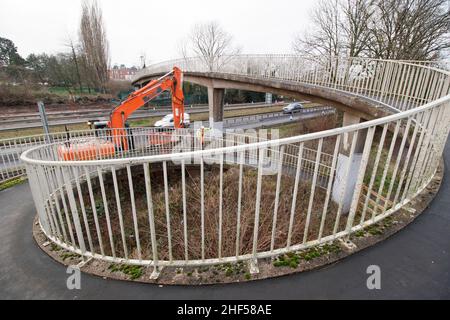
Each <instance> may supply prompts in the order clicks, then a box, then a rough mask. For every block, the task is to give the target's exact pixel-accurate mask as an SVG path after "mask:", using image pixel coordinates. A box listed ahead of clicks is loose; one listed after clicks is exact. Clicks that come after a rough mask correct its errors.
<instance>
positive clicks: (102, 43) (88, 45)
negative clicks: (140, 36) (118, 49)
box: [80, 0, 110, 92]
mask: <svg viewBox="0 0 450 320" xmlns="http://www.w3.org/2000/svg"><path fill="white" fill-rule="evenodd" d="M80 42H81V51H82V53H83V60H84V61H83V62H84V63H83V64H84V67H85V71H86V72H87V78H88V79H89V80H90V82H91V83H92V84H93V85H94V86H96V87H98V88H100V89H101V90H102V91H103V92H104V91H105V90H106V86H107V82H108V80H109V75H108V67H109V62H110V57H109V44H108V40H107V37H106V31H105V27H104V23H103V16H102V10H101V9H100V7H99V6H98V3H97V1H96V0H92V1H88V0H85V1H84V2H83V3H82V14H81V22H80Z"/></svg>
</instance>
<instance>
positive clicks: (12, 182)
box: [0, 177, 26, 191]
mask: <svg viewBox="0 0 450 320" xmlns="http://www.w3.org/2000/svg"><path fill="white" fill-rule="evenodd" d="M25 180H26V179H25V178H23V177H18V178H14V179H11V180H8V181H6V182H3V183H0V191H3V190H5V189H8V188H11V187H14V186H17V185H19V184H22V183H23V182H24V181H25Z"/></svg>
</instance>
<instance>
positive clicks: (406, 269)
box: [0, 140, 450, 299]
mask: <svg viewBox="0 0 450 320" xmlns="http://www.w3.org/2000/svg"><path fill="white" fill-rule="evenodd" d="M444 158H445V175H444V180H443V182H442V187H441V189H440V190H439V192H438V194H437V195H436V198H435V199H434V201H433V202H432V203H431V204H430V206H429V207H428V208H427V209H426V210H425V211H424V213H423V214H422V215H420V216H419V217H418V218H417V219H416V220H415V221H414V222H413V223H411V224H410V225H408V226H407V227H406V228H405V229H403V230H402V231H400V232H398V233H397V234H395V235H393V236H392V237H391V238H389V239H387V240H386V241H383V242H381V243H379V244H377V245H374V246H372V247H370V248H367V249H365V250H363V251H360V252H358V253H356V254H354V255H352V256H349V257H347V258H345V259H344V260H342V261H340V262H338V263H335V264H333V265H330V266H327V267H324V268H322V269H318V270H314V271H310V272H305V273H299V274H295V275H289V276H284V277H280V278H274V279H267V280H261V281H253V282H247V283H240V284H227V285H212V286H199V287H182V286H164V287H159V286H157V285H150V284H139V283H132V282H124V281H115V280H104V279H102V278H100V277H96V276H92V275H87V274H83V275H82V279H81V290H72V291H71V290H68V289H67V288H66V279H67V277H68V274H67V273H66V268H65V267H64V266H62V265H60V264H59V263H57V262H55V261H53V260H52V259H51V258H50V257H49V256H47V254H45V253H44V252H42V251H41V250H40V249H39V248H38V246H37V245H36V243H35V242H34V239H33V237H32V234H31V228H32V223H33V219H34V215H35V209H34V203H33V200H32V197H31V193H30V190H29V186H28V184H22V185H19V186H16V187H13V188H10V189H7V190H4V191H1V192H0V204H1V206H0V257H1V258H0V298H1V299H95V298H101V299H349V298H354V299H416V298H417V299H418V298H423V299H444V298H447V299H449V298H450V274H449V272H450V253H449V250H450V232H449V230H450V209H449V208H450V197H449V195H450V140H447V144H446V148H445V151H444ZM369 265H378V266H379V267H380V268H381V289H380V290H369V289H367V287H366V280H367V277H368V274H367V273H366V269H367V267H368V266H369Z"/></svg>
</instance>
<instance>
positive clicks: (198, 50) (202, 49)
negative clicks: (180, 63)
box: [180, 21, 240, 71]
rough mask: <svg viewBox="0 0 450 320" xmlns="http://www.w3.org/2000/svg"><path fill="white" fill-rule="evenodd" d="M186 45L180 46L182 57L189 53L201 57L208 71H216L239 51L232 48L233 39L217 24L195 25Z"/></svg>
mask: <svg viewBox="0 0 450 320" xmlns="http://www.w3.org/2000/svg"><path fill="white" fill-rule="evenodd" d="M188 40H189V41H188V43H186V42H184V43H181V44H180V51H181V54H183V56H184V57H187V55H188V53H189V52H191V51H192V52H193V53H194V54H195V55H198V56H200V57H202V59H203V60H204V62H205V63H206V65H207V66H208V69H209V71H217V70H219V69H220V68H221V67H222V66H223V65H224V64H226V63H227V62H228V61H229V58H230V57H232V56H234V55H236V54H238V53H239V52H240V49H239V48H237V47H235V46H233V37H232V36H231V35H230V34H229V33H227V32H226V31H225V30H224V29H223V28H222V27H221V26H220V25H219V24H218V23H217V22H215V21H211V22H207V23H202V24H197V25H195V26H194V27H193V28H192V30H191V33H190V34H189V38H188Z"/></svg>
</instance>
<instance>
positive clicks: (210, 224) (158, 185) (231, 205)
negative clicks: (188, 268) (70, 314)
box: [74, 166, 346, 260]
mask: <svg viewBox="0 0 450 320" xmlns="http://www.w3.org/2000/svg"><path fill="white" fill-rule="evenodd" d="M152 169H153V170H154V171H152V173H151V181H152V199H153V205H154V215H155V226H156V233H157V242H158V252H159V258H160V259H168V258H169V249H168V248H169V246H168V238H167V220H166V212H165V210H166V207H165V198H164V183H163V176H162V172H161V170H160V168H155V167H153V168H152ZM205 169H206V167H205ZM256 179H257V174H256V170H254V169H251V168H246V169H245V170H244V175H243V186H242V187H243V189H242V191H243V192H242V195H243V197H242V203H241V204H242V207H241V208H242V209H241V220H240V222H241V228H240V238H239V253H240V254H247V253H251V250H252V243H253V230H254V229H253V227H254V213H255V204H256V188H255V186H256ZM93 180H97V179H93ZM118 181H119V183H118V184H119V194H120V204H121V208H122V213H123V219H124V230H125V234H126V240H125V241H126V246H127V248H128V252H129V255H130V257H133V258H137V252H136V250H135V249H136V239H135V236H134V225H133V218H132V211H131V202H130V192H129V188H128V181H127V175H126V172H125V171H123V172H121V171H118ZM238 181H239V169H238V168H237V167H227V168H226V169H225V170H224V176H223V183H224V189H223V224H222V234H223V237H222V256H233V255H235V253H236V227H237V209H238ZM133 182H134V186H135V190H134V191H135V199H136V207H137V220H138V226H139V238H140V244H141V247H142V251H143V257H144V258H147V259H151V257H152V255H151V243H150V233H149V230H150V228H149V222H148V211H147V201H146V197H145V194H146V193H145V183H144V177H143V170H142V168H141V167H138V168H134V169H133ZM94 183H95V181H94ZM105 184H106V194H107V203H108V209H109V213H110V219H111V225H112V234H113V238H114V246H115V252H116V255H117V256H123V254H124V249H123V245H122V239H121V232H120V223H119V217H118V214H117V212H118V211H117V203H116V199H115V197H114V187H113V184H112V178H111V175H110V174H106V175H105ZM96 185H97V187H96V188H95V191H94V193H95V199H96V211H97V214H98V216H99V221H100V229H101V230H102V232H101V238H102V242H103V246H104V248H105V251H106V254H111V253H112V252H111V248H110V245H109V238H108V237H109V235H108V232H107V219H106V215H105V209H104V205H103V201H102V197H101V193H100V190H99V185H98V184H96ZM262 186H263V187H262V190H263V192H262V194H261V207H260V210H261V211H260V223H259V234H258V250H259V251H266V250H269V249H270V241H271V234H272V222H273V221H272V217H273V211H274V200H275V188H276V176H263V179H262ZM293 187H294V178H293V177H291V176H289V175H285V176H284V177H283V179H282V184H281V192H280V204H279V208H278V218H277V226H276V233H275V248H279V247H284V246H286V242H287V235H288V226H289V218H290V210H291V203H292V193H293ZM310 192H311V185H310V183H309V182H306V181H301V182H300V185H299V191H298V197H297V203H296V207H295V208H296V209H295V218H294V224H293V229H292V242H291V243H292V244H297V243H301V242H302V241H303V233H304V229H305V221H306V214H307V208H308V202H309V195H310ZM315 192H316V193H315V200H314V205H313V209H312V214H311V223H310V227H309V232H308V237H307V238H308V240H313V239H316V238H317V235H318V232H319V226H320V218H321V215H322V210H323V204H324V199H325V192H324V190H322V189H320V188H316V191H315ZM200 194H201V193H200V175H199V168H198V167H194V166H193V167H187V170H186V196H187V227H188V228H187V230H188V243H189V246H188V254H189V259H200V258H201V207H200V206H201V199H200ZM218 194H219V174H218V168H214V167H208V168H207V170H206V171H205V202H204V203H205V214H204V224H205V257H206V258H213V257H217V256H218V241H219V232H218V231H219V197H218ZM83 199H84V201H85V203H86V205H87V215H88V220H89V228H90V232H91V235H92V236H93V242H94V246H95V251H96V252H100V250H99V246H98V239H97V236H96V231H95V224H94V217H93V210H92V209H91V207H90V203H89V197H88V191H87V188H86V186H83ZM169 204H170V205H169V212H170V228H171V233H172V239H171V240H172V250H173V258H174V259H180V260H183V259H184V252H185V246H184V233H183V232H184V231H183V228H184V227H183V206H182V188H181V172H180V169H179V168H172V169H170V171H169ZM80 212H81V211H80ZM336 212H337V210H336V206H335V204H333V203H331V204H330V206H329V208H328V213H327V219H326V223H325V229H324V230H325V231H324V235H329V234H330V233H331V232H332V230H333V227H334V221H335V215H336ZM345 220H346V218H345V217H342V219H341V223H340V230H342V228H343V226H344V225H345ZM74 232H75V231H74Z"/></svg>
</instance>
